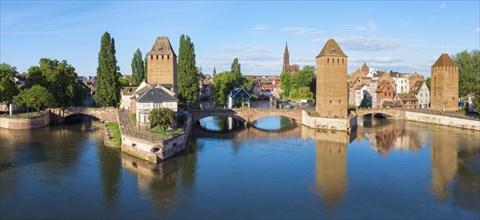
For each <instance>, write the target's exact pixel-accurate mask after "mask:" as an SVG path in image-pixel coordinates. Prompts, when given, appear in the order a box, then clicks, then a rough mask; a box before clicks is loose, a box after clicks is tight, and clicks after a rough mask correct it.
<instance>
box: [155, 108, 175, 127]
mask: <svg viewBox="0 0 480 220" xmlns="http://www.w3.org/2000/svg"><path fill="white" fill-rule="evenodd" d="M148 120H150V124H151V125H152V127H154V126H158V127H160V128H161V129H163V130H167V129H168V128H169V127H171V126H172V125H173V123H174V122H175V114H174V112H173V110H172V109H169V108H155V109H152V111H151V112H150V115H149V116H148Z"/></svg>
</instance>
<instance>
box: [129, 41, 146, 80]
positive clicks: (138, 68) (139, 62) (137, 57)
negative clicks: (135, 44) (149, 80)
mask: <svg viewBox="0 0 480 220" xmlns="http://www.w3.org/2000/svg"><path fill="white" fill-rule="evenodd" d="M145 75H146V73H145V64H144V62H143V56H142V51H140V49H137V51H135V53H134V54H133V59H132V77H133V84H134V85H140V83H141V82H142V81H143V80H145Z"/></svg>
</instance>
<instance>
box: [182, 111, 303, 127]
mask: <svg viewBox="0 0 480 220" xmlns="http://www.w3.org/2000/svg"><path fill="white" fill-rule="evenodd" d="M190 114H191V117H192V119H193V121H198V120H200V119H202V118H205V117H208V116H224V117H231V118H234V119H237V120H240V121H244V122H246V123H248V124H251V123H253V122H254V121H257V120H258V119H261V118H265V117H269V116H284V117H287V118H290V119H293V120H294V121H295V122H296V123H301V121H302V110H297V109H256V108H238V109H201V110H191V111H190Z"/></svg>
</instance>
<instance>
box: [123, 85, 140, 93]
mask: <svg viewBox="0 0 480 220" xmlns="http://www.w3.org/2000/svg"><path fill="white" fill-rule="evenodd" d="M137 88H138V86H126V87H123V88H122V94H123V95H133V93H135V90H137Z"/></svg>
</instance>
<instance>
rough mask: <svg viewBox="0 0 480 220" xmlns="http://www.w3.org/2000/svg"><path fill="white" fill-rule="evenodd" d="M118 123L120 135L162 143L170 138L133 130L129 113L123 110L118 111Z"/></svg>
mask: <svg viewBox="0 0 480 220" xmlns="http://www.w3.org/2000/svg"><path fill="white" fill-rule="evenodd" d="M118 121H119V127H120V132H121V133H122V135H128V136H131V137H135V138H139V139H143V140H148V141H164V140H166V139H169V138H171V137H170V136H164V135H161V134H152V133H149V132H147V131H141V130H138V129H137V128H135V127H134V126H133V124H132V121H131V120H130V112H129V111H125V110H121V109H120V110H118Z"/></svg>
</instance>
